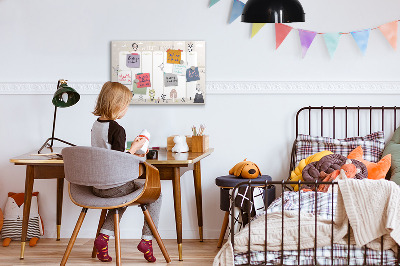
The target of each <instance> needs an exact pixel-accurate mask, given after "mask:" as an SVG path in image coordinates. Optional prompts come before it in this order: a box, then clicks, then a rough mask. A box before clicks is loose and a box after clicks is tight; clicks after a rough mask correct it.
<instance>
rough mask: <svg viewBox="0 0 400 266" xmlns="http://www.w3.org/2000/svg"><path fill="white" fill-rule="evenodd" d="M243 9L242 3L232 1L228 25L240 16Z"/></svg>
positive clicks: (235, 0) (236, 0) (237, 0)
mask: <svg viewBox="0 0 400 266" xmlns="http://www.w3.org/2000/svg"><path fill="white" fill-rule="evenodd" d="M243 8H244V3H243V2H241V1H239V0H233V5H232V11H231V17H230V18H229V24H230V23H232V22H233V21H234V20H235V19H237V18H238V17H240V15H242V11H243Z"/></svg>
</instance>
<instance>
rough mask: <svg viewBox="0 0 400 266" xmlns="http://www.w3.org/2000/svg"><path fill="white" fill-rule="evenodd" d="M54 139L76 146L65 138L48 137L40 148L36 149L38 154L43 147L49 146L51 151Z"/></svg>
mask: <svg viewBox="0 0 400 266" xmlns="http://www.w3.org/2000/svg"><path fill="white" fill-rule="evenodd" d="M54 140H58V141H59V142H62V143H65V144H68V145H70V146H76V145H75V144H72V143H69V142H67V141H65V140H62V139H59V138H48V139H47V140H46V141H45V142H44V143H43V145H42V147H40V149H39V150H38V154H40V152H41V151H42V150H43V149H44V148H49V149H50V150H51V152H53V141H54ZM49 141H51V144H49Z"/></svg>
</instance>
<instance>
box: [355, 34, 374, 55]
mask: <svg viewBox="0 0 400 266" xmlns="http://www.w3.org/2000/svg"><path fill="white" fill-rule="evenodd" d="M370 32H371V29H366V30H360V31H352V32H351V35H353V38H354V40H355V41H356V43H357V45H358V47H359V48H360V50H361V53H362V54H363V55H364V54H365V51H366V50H367V46H368V39H369V33H370Z"/></svg>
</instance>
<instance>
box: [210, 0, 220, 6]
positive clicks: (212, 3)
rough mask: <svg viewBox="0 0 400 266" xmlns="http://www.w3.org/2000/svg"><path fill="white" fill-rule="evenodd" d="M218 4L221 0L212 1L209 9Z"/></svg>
mask: <svg viewBox="0 0 400 266" xmlns="http://www.w3.org/2000/svg"><path fill="white" fill-rule="evenodd" d="M218 2H219V0H210V5H209V6H208V7H212V6H213V5H215V4H216V3H218Z"/></svg>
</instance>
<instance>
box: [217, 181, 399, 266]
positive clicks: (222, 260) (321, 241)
mask: <svg viewBox="0 0 400 266" xmlns="http://www.w3.org/2000/svg"><path fill="white" fill-rule="evenodd" d="M283 218H284V236H283V240H284V249H285V250H296V249H297V243H298V241H297V240H298V230H300V234H301V241H300V248H301V249H305V248H312V247H314V231H315V226H314V224H315V216H314V215H312V214H310V213H301V214H300V219H301V224H300V228H299V227H298V219H299V217H298V212H295V211H285V212H284V213H283ZM267 219H268V220H267V224H268V233H267V248H268V250H273V251H276V250H280V249H281V239H282V233H281V232H282V228H281V226H282V213H281V212H277V213H272V214H269V215H268V217H267ZM349 222H350V226H351V228H352V234H351V237H350V242H351V244H356V245H358V246H363V245H367V247H369V248H371V249H376V250H380V248H381V247H380V242H381V241H380V237H381V236H383V237H384V241H383V244H384V245H383V246H384V249H395V247H396V242H397V243H400V225H399V222H400V188H399V187H398V186H397V185H396V184H395V183H394V182H390V181H387V180H369V179H364V180H356V179H345V180H340V181H339V192H338V202H337V208H336V215H335V225H334V243H336V244H345V243H346V239H347V236H346V235H347V231H348V223H349ZM248 230H249V229H248V226H247V227H245V228H244V229H243V230H242V231H240V232H239V233H237V234H236V235H235V252H238V253H240V252H246V251H247V246H248V241H249V239H248V236H249V231H248ZM331 230H332V229H331V221H330V220H326V219H322V218H320V217H319V216H317V235H318V237H317V247H322V246H327V245H330V239H331ZM250 233H251V241H250V249H251V250H253V251H263V250H264V245H265V216H264V215H262V216H260V217H258V218H257V219H256V220H255V221H253V222H252V223H251V232H250ZM213 265H214V266H219V265H234V251H233V248H232V245H231V243H230V241H228V242H227V243H226V244H225V245H224V246H223V247H222V248H221V250H220V251H219V253H218V254H217V256H216V257H215V259H214V264H213Z"/></svg>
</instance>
